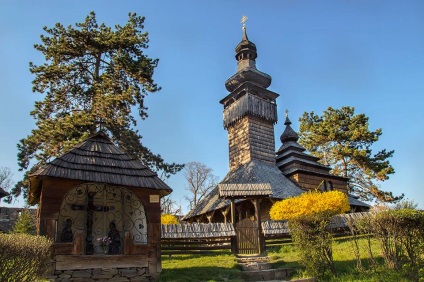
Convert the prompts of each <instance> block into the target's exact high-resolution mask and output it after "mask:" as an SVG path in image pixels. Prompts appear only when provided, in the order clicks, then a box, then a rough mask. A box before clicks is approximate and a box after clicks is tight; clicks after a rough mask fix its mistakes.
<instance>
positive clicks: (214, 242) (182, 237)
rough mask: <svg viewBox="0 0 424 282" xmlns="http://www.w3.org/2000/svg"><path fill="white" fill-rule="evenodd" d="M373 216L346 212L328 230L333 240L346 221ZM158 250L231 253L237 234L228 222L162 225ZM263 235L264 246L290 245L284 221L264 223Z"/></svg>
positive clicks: (342, 233) (343, 232) (345, 231)
mask: <svg viewBox="0 0 424 282" xmlns="http://www.w3.org/2000/svg"><path fill="white" fill-rule="evenodd" d="M370 215H372V213H369V212H361V213H349V214H342V215H337V216H334V217H333V218H332V221H331V223H330V225H329V228H330V229H331V230H332V232H333V234H334V235H333V236H334V237H340V236H346V235H348V221H350V222H351V223H353V224H354V222H355V221H356V220H357V219H360V218H363V217H367V216H370ZM161 232H162V234H161V248H162V253H163V254H173V253H185V254H187V253H205V252H214V251H228V252H230V251H231V250H234V248H235V246H234V245H233V244H235V236H236V231H235V229H234V226H233V224H231V223H189V224H168V225H162V231H161ZM262 232H263V233H264V236H265V244H266V247H267V248H269V247H273V246H278V245H282V244H286V243H290V242H291V236H290V229H289V227H288V224H287V221H264V222H262Z"/></svg>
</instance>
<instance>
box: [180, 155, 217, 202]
mask: <svg viewBox="0 0 424 282" xmlns="http://www.w3.org/2000/svg"><path fill="white" fill-rule="evenodd" d="M184 177H185V179H186V180H187V183H188V187H187V188H186V190H188V191H189V192H190V194H189V195H187V196H185V198H186V200H188V201H189V204H190V206H189V207H190V209H194V208H196V206H197V205H198V204H199V202H200V201H201V200H203V198H204V197H205V196H206V195H207V194H209V192H210V191H211V190H212V189H213V188H214V187H215V186H216V185H217V184H218V176H216V175H214V174H213V170H212V169H211V168H209V167H207V166H206V165H205V164H202V163H199V162H190V163H188V164H186V166H185V168H184Z"/></svg>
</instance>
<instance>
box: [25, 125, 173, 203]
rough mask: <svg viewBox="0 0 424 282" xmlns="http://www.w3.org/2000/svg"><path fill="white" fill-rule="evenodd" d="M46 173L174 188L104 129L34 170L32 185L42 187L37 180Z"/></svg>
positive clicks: (163, 189)
mask: <svg viewBox="0 0 424 282" xmlns="http://www.w3.org/2000/svg"><path fill="white" fill-rule="evenodd" d="M46 176H48V177H57V178H64V179H75V180H83V181H87V182H98V183H107V184H113V185H122V186H131V187H138V188H149V189H157V190H160V192H161V194H163V195H167V194H169V193H171V192H172V189H171V188H170V187H169V186H168V185H167V184H166V183H165V182H163V181H162V180H161V179H160V178H159V177H158V176H157V174H156V173H155V172H153V171H151V170H150V169H149V168H148V167H147V166H145V165H144V164H142V163H141V162H140V161H139V160H136V159H134V158H132V157H131V156H130V155H128V154H127V153H126V152H125V151H124V150H122V149H121V148H119V147H118V146H116V145H115V144H114V143H113V142H112V141H111V140H110V139H109V137H108V136H107V135H106V133H104V132H102V131H100V132H98V133H96V134H95V135H93V136H91V137H90V138H88V139H86V140H85V141H83V142H81V143H79V144H78V145H76V146H75V147H74V148H72V149H71V150H69V151H68V152H66V153H65V154H63V155H61V156H59V157H57V158H56V159H54V160H53V161H52V162H50V163H48V164H47V165H45V166H43V167H41V168H40V169H39V170H37V171H36V172H35V173H33V174H32V175H31V176H30V177H31V188H33V187H34V186H36V187H34V188H35V190H37V189H39V187H37V186H38V185H39V183H38V182H39V181H37V180H38V179H40V178H41V177H46ZM33 185H34V186H33ZM31 190H32V189H31ZM31 192H32V193H33V192H34V191H31Z"/></svg>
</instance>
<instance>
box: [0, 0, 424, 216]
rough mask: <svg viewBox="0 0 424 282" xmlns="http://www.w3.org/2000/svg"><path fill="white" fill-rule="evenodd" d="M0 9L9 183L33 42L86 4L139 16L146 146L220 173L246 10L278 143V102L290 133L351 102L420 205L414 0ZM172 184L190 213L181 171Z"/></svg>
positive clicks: (26, 2)
mask: <svg viewBox="0 0 424 282" xmlns="http://www.w3.org/2000/svg"><path fill="white" fill-rule="evenodd" d="M0 10H1V11H2V17H0V37H1V44H0V61H1V62H2V67H0V85H1V90H0V95H1V101H2V103H0V126H1V127H0V128H1V130H2V135H1V136H2V137H1V138H0V148H2V150H0V166H6V167H9V168H11V169H12V171H13V173H14V179H15V181H18V180H19V179H20V177H21V176H22V173H21V172H19V171H18V165H17V158H16V154H17V148H16V144H17V143H18V141H19V140H20V139H21V138H24V137H26V136H27V135H28V134H29V133H30V131H31V129H32V128H34V125H35V120H33V118H32V117H31V116H30V115H29V112H30V111H31V110H32V108H33V104H34V101H36V100H37V99H42V96H41V95H40V94H37V93H32V91H31V81H32V79H33V76H32V75H31V74H30V73H29V68H28V63H29V62H30V61H32V62H34V63H36V64H41V63H42V62H43V57H42V56H41V55H40V54H39V53H38V52H37V51H36V50H35V49H34V48H33V44H35V43H39V42H40V39H39V36H40V35H41V34H42V33H43V30H42V27H43V26H49V27H51V26H53V25H54V24H55V23H56V22H61V23H62V24H64V25H68V24H74V23H76V22H81V21H83V20H84V18H85V16H86V15H88V13H89V12H90V11H95V12H96V14H97V19H98V21H99V22H104V23H106V24H107V25H114V24H124V23H125V22H126V20H127V18H128V17H127V15H128V13H129V12H136V13H137V14H139V15H144V16H145V17H146V22H145V29H146V30H147V31H148V32H149V34H150V48H149V49H148V50H147V53H148V54H149V55H150V56H151V57H153V58H159V59H160V62H159V66H158V68H157V69H156V72H155V76H154V77H155V80H156V82H157V83H158V84H159V85H160V86H161V87H162V90H161V91H160V92H159V93H155V94H153V95H151V96H149V97H148V98H147V99H146V105H147V106H148V107H149V111H148V112H149V118H148V119H147V120H145V121H143V122H140V123H139V124H138V126H137V129H138V130H139V131H140V133H141V134H142V135H143V142H144V144H145V145H146V146H147V147H149V148H150V149H151V150H152V151H153V152H155V153H159V154H161V155H162V156H163V157H164V158H165V160H167V161H169V162H177V163H187V162H190V161H199V162H202V163H205V164H206V165H208V166H209V167H211V168H212V169H213V170H214V173H215V174H216V175H218V176H219V177H220V178H221V179H222V178H223V177H224V176H225V174H226V173H227V172H228V144H227V133H226V131H225V130H224V128H223V126H222V110H223V109H222V105H220V104H219V103H218V102H219V100H220V99H222V98H223V97H225V96H226V95H227V94H228V93H227V91H226V89H225V87H224V82H225V80H226V79H227V78H229V77H230V76H231V75H232V74H234V73H235V71H236V61H235V58H234V55H235V53H234V48H235V46H236V45H237V44H238V43H239V42H240V40H241V35H242V29H241V24H240V19H241V17H242V15H247V17H248V18H249V19H248V21H247V32H248V36H249V39H250V40H251V41H253V42H254V43H255V44H256V46H257V48H258V59H257V67H258V69H259V70H261V71H263V72H266V73H268V74H270V75H271V76H272V78H273V81H272V84H271V86H270V87H269V89H270V90H272V91H274V92H277V93H279V94H280V97H279V98H278V99H277V104H278V114H279V119H280V122H279V123H278V124H277V125H276V126H275V133H276V146H277V147H279V146H280V141H279V138H278V137H279V135H280V134H281V133H282V131H283V130H284V125H283V120H284V110H285V109H288V110H289V112H290V118H291V120H292V122H293V125H292V126H293V128H294V129H295V130H297V129H298V127H299V122H298V121H297V119H298V118H299V117H300V116H301V115H302V113H303V112H304V111H308V112H310V111H314V112H315V113H319V114H321V113H322V111H323V110H325V109H326V108H327V107H329V106H332V107H335V108H339V107H342V106H345V105H349V106H354V107H355V108H356V112H357V113H365V114H366V115H368V116H369V118H370V128H371V129H372V130H375V129H377V128H382V129H383V135H382V136H381V138H380V141H379V142H378V143H377V144H375V146H374V148H373V149H374V151H375V152H376V151H377V150H380V149H383V148H387V149H390V150H392V149H393V150H395V155H394V157H393V158H392V159H391V163H392V165H393V166H394V168H395V170H396V173H395V174H394V175H393V176H391V177H390V179H389V180H388V181H385V182H384V183H381V187H382V188H383V189H385V190H389V191H392V192H393V193H394V194H400V193H405V195H406V197H407V198H409V199H412V200H414V201H415V202H417V203H418V204H419V207H420V208H424V185H423V184H422V181H421V163H422V162H423V159H424V154H423V148H422V146H423V144H424V126H423V120H424V119H423V116H424V114H423V112H424V111H423V106H424V103H423V98H422V97H423V94H424V1H422V0H417V1H412V0H405V1H389V0H386V1H379V0H355V1H352V0H334V1H330V0H328V1H327V0H325V1H317V0H310V1H306V0H305V1H302V0H299V1H294V0H275V1H271V0H270V1H251V0H243V1H226V0H219V1H198V0H192V1H175V0H163V1H153V0H152V1H144V0H142V1H109V0H90V1H83V0H74V1H57V0H56V1H53V0H51V1H47V0H38V1H32V0H14V1H12V0H4V1H1V2H0ZM168 184H169V185H170V186H171V187H172V188H173V189H174V193H173V194H172V195H173V196H172V197H173V198H174V200H176V201H177V202H178V203H181V205H182V206H183V210H184V211H187V203H186V202H185V201H184V194H186V193H187V192H186V191H185V186H186V184H185V180H184V177H183V174H182V173H180V174H178V175H176V176H173V177H171V178H170V179H169V181H168ZM1 205H4V204H3V203H2V204H1ZM14 205H15V206H16V205H23V201H22V200H19V201H17V202H15V203H14Z"/></svg>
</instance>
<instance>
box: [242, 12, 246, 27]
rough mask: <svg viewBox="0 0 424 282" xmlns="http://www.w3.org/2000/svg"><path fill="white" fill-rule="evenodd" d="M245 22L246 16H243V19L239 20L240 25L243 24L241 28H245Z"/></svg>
mask: <svg viewBox="0 0 424 282" xmlns="http://www.w3.org/2000/svg"><path fill="white" fill-rule="evenodd" d="M246 21H247V16H245V15H243V17H242V18H241V23H242V24H243V28H246Z"/></svg>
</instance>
